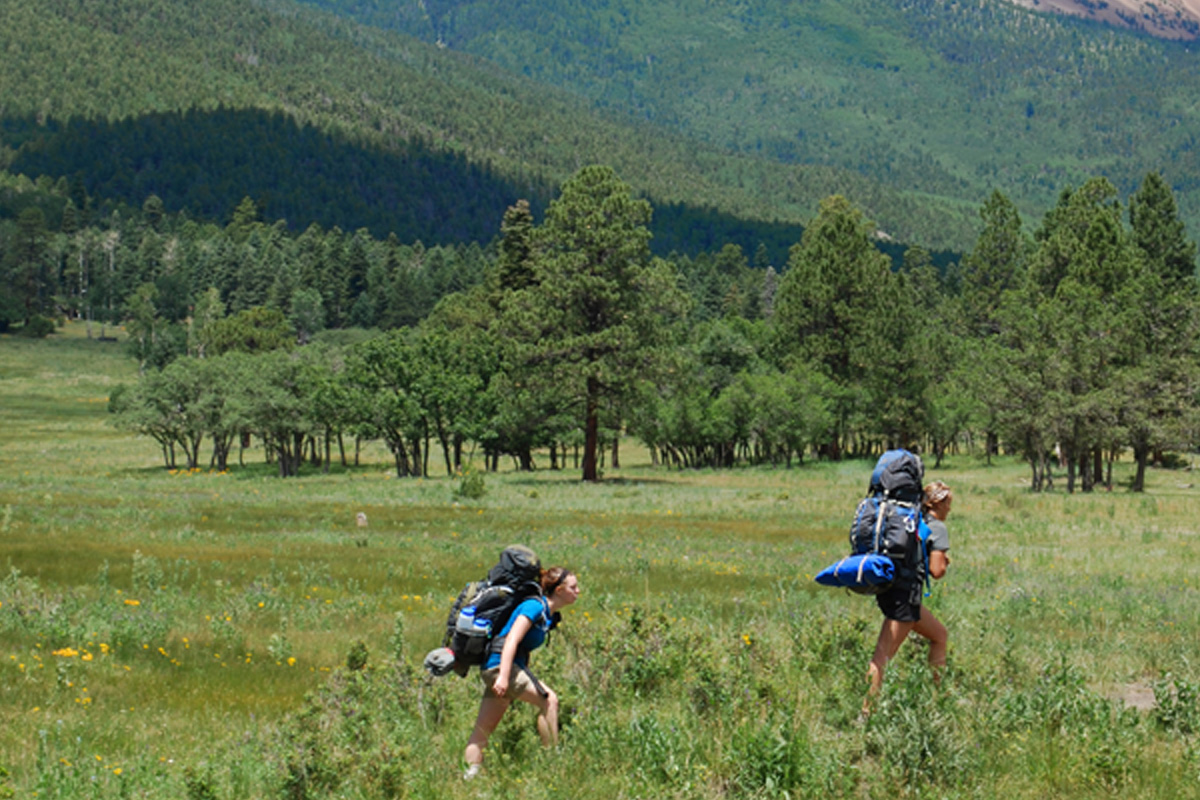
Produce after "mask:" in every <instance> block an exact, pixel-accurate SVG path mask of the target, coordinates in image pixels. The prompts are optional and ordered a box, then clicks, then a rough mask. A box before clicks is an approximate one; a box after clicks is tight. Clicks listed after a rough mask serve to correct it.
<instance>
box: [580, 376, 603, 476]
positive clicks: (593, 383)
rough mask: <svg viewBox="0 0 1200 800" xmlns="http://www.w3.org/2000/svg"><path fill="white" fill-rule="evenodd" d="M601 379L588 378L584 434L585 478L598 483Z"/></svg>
mask: <svg viewBox="0 0 1200 800" xmlns="http://www.w3.org/2000/svg"><path fill="white" fill-rule="evenodd" d="M599 398H600V381H599V380H598V379H596V378H595V377H594V376H589V377H588V379H587V418H586V422H585V427H584V436H583V479H584V480H585V481H588V482H591V483H596V482H598V481H599V480H600V470H599V469H598V468H597V461H596V455H597V450H598V448H599V444H600V402H599Z"/></svg>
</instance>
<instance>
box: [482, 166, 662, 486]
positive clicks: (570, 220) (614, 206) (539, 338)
mask: <svg viewBox="0 0 1200 800" xmlns="http://www.w3.org/2000/svg"><path fill="white" fill-rule="evenodd" d="M650 213H651V212H650V204H649V203H648V202H646V201H645V200H640V199H636V198H634V197H633V196H632V192H631V190H630V187H629V186H628V185H627V184H626V183H624V182H623V181H621V180H620V179H619V178H618V177H617V175H616V173H615V172H614V171H613V170H612V169H611V168H609V167H603V166H590V167H584V168H583V169H581V170H580V171H579V172H577V173H576V174H575V175H574V176H573V177H572V178H571V179H570V180H568V181H567V182H566V183H565V184H564V185H563V187H562V193H561V194H560V195H559V197H558V198H556V199H555V200H554V201H552V202H551V204H550V208H549V209H548V210H547V212H546V220H545V222H544V223H543V224H542V226H541V227H540V228H539V229H538V232H537V237H536V247H537V272H536V278H535V281H534V283H533V284H532V285H531V286H529V287H528V288H526V289H523V290H521V291H519V292H516V293H514V297H513V299H512V301H511V302H510V303H509V306H508V308H507V309H506V316H507V320H506V321H507V323H508V326H509V328H510V330H512V331H513V332H514V334H515V337H516V339H517V340H518V341H519V342H520V348H519V358H520V360H521V362H522V363H523V364H525V365H526V366H528V367H530V368H533V369H537V370H538V371H540V372H542V374H543V375H549V376H552V379H553V380H554V381H555V383H557V385H558V386H559V387H560V388H561V389H562V390H563V391H564V392H565V393H566V395H567V398H568V400H569V402H570V403H571V404H572V407H573V408H575V409H576V411H577V414H578V419H579V420H580V421H581V423H582V426H583V431H584V453H583V479H584V480H585V481H597V480H599V479H600V471H599V460H598V448H599V442H600V430H599V429H600V415H601V409H602V407H603V405H604V404H605V403H606V402H609V401H612V402H615V403H617V404H619V403H620V401H621V400H622V399H624V398H626V397H628V396H629V395H630V393H631V392H632V389H633V386H634V384H635V383H636V382H637V381H638V380H639V379H641V378H643V377H645V376H647V375H648V374H651V373H652V372H653V370H654V368H655V365H656V363H659V362H661V360H662V357H663V355H664V354H663V348H664V347H665V346H666V345H667V325H666V322H667V319H668V317H669V316H670V315H672V314H675V313H679V312H680V311H682V309H683V296H682V294H681V293H680V292H679V291H678V289H677V287H676V278H675V274H674V271H673V270H672V269H671V268H670V266H669V265H668V264H667V263H666V262H664V261H662V260H660V259H655V258H652V257H651V255H650V231H649V229H648V228H647V225H648V224H649V222H650Z"/></svg>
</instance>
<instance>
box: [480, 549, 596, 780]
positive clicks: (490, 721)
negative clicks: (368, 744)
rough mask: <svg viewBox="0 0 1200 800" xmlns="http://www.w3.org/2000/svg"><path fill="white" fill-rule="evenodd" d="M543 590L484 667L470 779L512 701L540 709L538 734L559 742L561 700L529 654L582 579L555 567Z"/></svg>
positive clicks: (546, 741) (508, 626)
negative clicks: (537, 673) (535, 670)
mask: <svg viewBox="0 0 1200 800" xmlns="http://www.w3.org/2000/svg"><path fill="white" fill-rule="evenodd" d="M541 587H542V593H541V595H539V596H536V597H530V598H528V599H527V600H524V601H522V603H521V604H520V605H519V606H517V608H516V610H515V611H513V613H512V616H510V617H509V618H508V622H506V623H505V625H504V627H503V628H502V629H501V631H500V634H499V635H498V636H497V637H496V638H495V640H494V642H493V645H492V647H491V650H490V652H489V654H488V658H487V661H486V662H485V663H484V665H483V671H482V672H481V673H480V678H481V679H482V680H483V684H484V686H483V698H482V699H481V700H480V703H479V714H478V716H476V718H475V729H474V730H473V731H472V732H471V738H470V739H469V740H468V742H467V748H466V751H465V752H464V753H463V759H464V760H465V761H466V763H467V768H466V772H464V773H463V778H464V779H466V780H470V779H471V778H474V777H475V776H476V775H478V774H479V770H480V768H481V767H482V765H483V748H484V747H486V746H487V742H488V739H489V738H490V737H491V735H492V732H493V731H495V730H496V726H497V725H499V724H500V720H501V719H502V718H503V717H504V713H505V712H506V711H508V707H509V706H510V705H512V701H513V700H521V701H523V702H525V703H528V704H530V705H531V706H533V707H534V708H536V709H537V710H538V716H537V729H538V736H539V737H540V738H541V740H542V745H543V746H546V747H552V746H554V745H555V744H557V743H558V695H557V694H555V693H554V691H553V690H551V689H550V688H549V687H547V686H545V685H544V684H542V683H541V681H539V680H538V679H537V678H536V677H535V676H534V674H533V673H532V672H530V670H529V654H530V652H531V651H533V650H536V649H537V648H538V647H541V646H542V644H543V643H544V642H545V641H546V634H548V633H549V632H550V630H551V628H553V627H554V625H555V621H556V620H557V619H558V614H559V612H561V611H562V609H564V608H566V607H567V606H569V605H571V604H572V603H574V602H575V601H576V600H577V599H578V598H579V578H578V577H577V576H576V575H575V574H574V573H573V572H571V571H570V570H568V569H566V568H565V567H551V568H550V569H547V570H545V571H544V572H542V575H541Z"/></svg>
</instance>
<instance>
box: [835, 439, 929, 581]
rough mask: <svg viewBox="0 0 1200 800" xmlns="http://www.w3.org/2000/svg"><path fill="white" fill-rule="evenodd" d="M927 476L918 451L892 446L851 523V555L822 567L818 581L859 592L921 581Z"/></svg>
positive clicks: (873, 475)
mask: <svg viewBox="0 0 1200 800" xmlns="http://www.w3.org/2000/svg"><path fill="white" fill-rule="evenodd" d="M924 477H925V467H924V465H923V464H922V463H921V459H920V457H919V456H917V455H916V454H915V453H910V452H909V451H907V450H889V451H888V452H886V453H884V454H883V455H882V456H880V457H879V460H878V461H877V462H876V464H875V469H874V470H873V471H872V472H871V480H870V483H869V484H868V486H867V495H866V497H864V498H863V500H862V502H860V503H859V504H858V510H857V511H856V512H855V514H854V521H853V522H852V523H851V524H850V556H849V557H848V558H845V559H842V560H841V561H838V562H836V563H834V564H831V565H830V566H829V567H827V568H826V569H824V570H822V571H821V572H820V573H819V574H818V575H817V577H816V581H817V582H818V583H821V584H823V585H826V586H844V587H846V588H848V589H850V590H851V591H854V592H858V593H859V594H879V593H880V592H883V591H885V590H887V589H888V588H890V587H891V586H893V585H896V584H899V585H911V584H912V583H913V582H919V581H920V579H921V565H922V563H923V561H924V552H923V548H924V544H923V541H922V536H921V528H922V527H923V523H922V520H921V499H922V495H923V491H924V490H923V488H922V480H923V479H924Z"/></svg>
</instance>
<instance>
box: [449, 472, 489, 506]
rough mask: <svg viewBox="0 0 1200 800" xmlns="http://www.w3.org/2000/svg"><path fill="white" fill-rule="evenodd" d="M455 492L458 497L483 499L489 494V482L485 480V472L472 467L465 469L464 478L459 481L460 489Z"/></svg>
mask: <svg viewBox="0 0 1200 800" xmlns="http://www.w3.org/2000/svg"><path fill="white" fill-rule="evenodd" d="M454 494H455V496H456V497H461V498H464V499H466V500H480V499H482V498H483V496H484V495H486V494H487V482H486V481H485V480H484V477H483V472H482V471H481V470H477V469H471V468H470V467H468V468H467V469H465V470H463V473H462V480H461V481H459V484H458V489H457V491H455V493H454Z"/></svg>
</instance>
